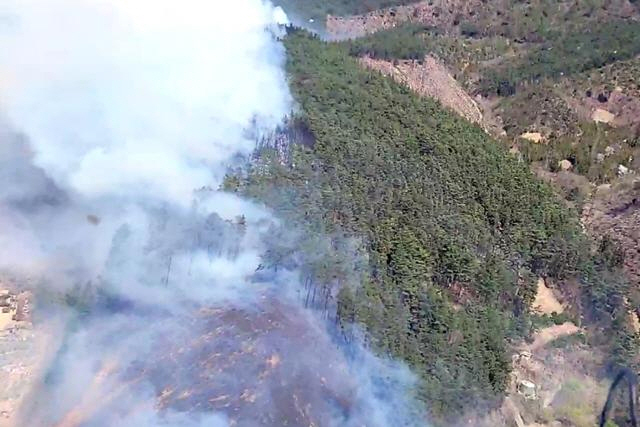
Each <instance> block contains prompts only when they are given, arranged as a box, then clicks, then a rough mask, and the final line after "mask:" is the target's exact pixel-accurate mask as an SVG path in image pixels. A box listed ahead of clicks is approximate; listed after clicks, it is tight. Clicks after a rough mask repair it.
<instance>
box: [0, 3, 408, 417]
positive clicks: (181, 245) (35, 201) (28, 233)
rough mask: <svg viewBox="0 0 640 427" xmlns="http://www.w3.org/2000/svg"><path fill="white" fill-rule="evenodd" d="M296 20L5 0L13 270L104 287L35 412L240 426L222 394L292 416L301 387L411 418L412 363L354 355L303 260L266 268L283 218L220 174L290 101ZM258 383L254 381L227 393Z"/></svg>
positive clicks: (1, 10) (273, 14)
mask: <svg viewBox="0 0 640 427" xmlns="http://www.w3.org/2000/svg"><path fill="white" fill-rule="evenodd" d="M285 22H287V18H286V15H285V14H284V12H283V11H282V10H280V9H274V8H273V7H272V6H271V5H269V4H267V3H263V2H262V1H261V0H235V1H230V2H222V1H210V2H202V1H200V0H184V1H180V2H176V1H165V0H111V1H108V0H5V1H4V2H3V3H2V4H1V5H0V45H2V47H3V48H2V50H1V51H0V109H1V111H2V114H3V115H4V118H3V121H2V122H0V130H1V132H0V139H1V144H0V177H1V178H2V183H3V186H2V188H0V227H2V234H1V235H0V270H1V271H2V272H4V273H5V274H11V275H13V276H17V277H19V278H22V279H25V278H27V277H28V278H31V279H33V280H34V281H35V282H37V283H39V284H40V285H42V286H45V287H46V288H47V289H49V290H53V291H55V292H60V293H62V292H67V293H71V294H72V295H73V296H74V298H76V299H77V300H78V301H80V302H81V303H83V302H84V303H88V304H91V305H92V307H91V308H90V311H91V315H87V316H84V317H80V318H76V320H75V321H74V322H72V323H71V324H70V326H69V329H68V331H67V333H66V335H65V337H64V340H63V344H64V345H63V346H62V350H61V353H60V355H59V357H58V358H56V361H55V363H54V365H53V366H52V367H51V371H50V376H51V378H52V379H51V380H50V381H49V382H48V385H47V386H46V387H43V391H42V393H40V394H38V395H37V398H35V400H34V401H33V402H31V404H32V406H31V407H29V408H28V409H26V410H25V418H24V424H25V425H34V426H35V425H38V426H39V425H43V426H44V425H52V424H55V423H58V424H57V425H60V426H75V425H94V426H101V425H105V426H108V425H136V426H147V425H148V426H155V425H176V426H177V425H180V426H184V425H187V426H192V425H193V426H199V425H207V426H210V425H226V424H227V423H228V422H229V421H228V419H227V415H228V414H227V415H224V416H223V415H220V413H226V412H225V411H228V409H225V408H229V406H228V405H227V406H224V405H222V406H220V405H218V403H217V402H220V400H218V399H223V398H222V397H220V396H223V397H224V396H226V397H224V399H233V398H237V400H238V402H240V403H242V404H247V405H249V406H250V404H254V403H255V402H258V403H256V405H258V404H265V402H268V405H266V406H264V407H262V409H261V410H260V411H256V410H255V408H254V409H251V408H250V410H249V412H247V414H249V413H251V415H245V417H250V418H251V417H253V418H251V420H253V421H252V423H255V425H279V421H280V420H279V419H278V417H284V416H287V417H289V416H290V417H292V418H291V419H292V420H300V418H296V417H302V418H304V417H309V418H312V417H313V416H315V415H313V411H314V410H313V408H312V409H304V408H303V410H299V408H298V409H296V410H295V411H293V412H295V413H293V414H290V413H289V412H290V411H289V410H288V409H286V408H288V406H287V404H283V405H284V406H285V408H281V407H280V406H278V405H279V404H277V402H279V401H280V400H278V399H280V397H281V396H280V394H279V393H282V390H285V391H287V392H288V391H289V390H297V388H296V387H300V385H302V386H304V387H307V388H308V389H309V390H316V392H314V393H310V394H309V395H308V396H307V397H308V399H310V401H311V400H319V401H322V402H324V403H323V405H324V406H322V405H320V404H318V405H316V411H319V413H320V415H318V416H321V417H326V420H325V422H324V424H323V425H350V424H354V425H355V424H358V423H359V424H362V423H366V424H368V425H391V424H395V425H401V424H402V423H405V424H406V423H408V422H409V421H407V420H404V421H402V422H401V420H402V419H403V418H402V414H398V413H397V412H396V413H393V412H391V411H393V410H397V408H399V407H402V405H403V404H404V400H405V399H404V396H403V395H402V393H403V392H404V390H405V387H406V386H408V385H410V384H411V382H412V377H411V375H410V374H409V373H408V372H407V371H406V370H405V369H404V368H402V367H401V366H397V365H395V364H387V363H386V362H383V361H381V360H380V359H377V358H374V357H373V356H371V355H370V354H368V353H366V352H362V351H361V350H358V351H357V354H359V356H358V358H357V359H356V360H357V362H356V364H352V363H353V362H352V361H351V359H349V358H348V357H345V355H344V354H342V353H341V351H340V350H339V349H338V347H336V345H335V344H333V343H332V341H331V339H330V338H329V336H328V334H327V332H326V330H325V328H324V327H321V326H320V324H319V323H318V319H317V318H316V317H314V316H313V315H312V314H309V313H307V312H306V311H305V310H303V309H302V307H300V306H299V304H297V303H296V302H295V301H293V300H291V299H290V298H289V297H287V295H289V294H287V293H284V292H280V291H279V290H278V289H279V287H283V288H284V287H285V285H287V286H290V282H291V280H292V278H294V277H295V274H294V273H293V272H280V273H277V274H275V273H274V274H272V275H271V276H269V279H268V280H265V279H259V278H256V276H255V274H254V273H255V271H256V269H257V268H258V266H259V264H260V259H261V254H262V252H263V250H264V242H263V240H262V236H264V235H265V234H267V233H268V230H269V227H270V226H271V225H272V224H274V223H277V219H275V218H272V217H271V215H270V213H269V212H266V211H265V210H264V209H262V208H261V207H259V206H256V205H254V204H252V203H249V202H247V201H243V200H241V199H239V198H237V197H236V196H233V195H230V194H224V193H220V192H218V191H216V189H217V188H218V186H219V185H220V183H221V180H222V177H223V175H224V173H225V170H226V166H227V165H228V164H229V163H231V162H233V160H234V158H235V157H236V156H238V155H240V156H242V155H247V154H249V153H250V152H251V150H252V149H253V148H254V146H255V137H254V136H255V134H256V133H260V132H261V130H263V129H271V128H273V127H275V126H276V125H277V124H278V123H279V122H280V120H281V119H282V118H283V117H284V115H285V114H286V113H287V112H288V111H289V109H290V108H291V100H290V96H289V93H288V90H287V86H286V80H285V76H284V73H283V67H282V65H283V61H284V51H283V48H282V46H281V45H280V44H279V43H278V42H277V40H276V37H275V35H274V33H277V32H278V31H279V29H278V28H277V25H276V24H278V23H285ZM240 215H242V216H243V218H241V219H240V218H239V216H240ZM285 282H286V283H285ZM96 301H97V303H96ZM216 307H217V308H216ZM205 308H206V309H207V310H213V311H211V313H210V314H208V315H206V316H205V315H203V314H202V313H203V310H205ZM214 308H215V310H214ZM207 313H209V312H208V311H207ZM220 313H222V314H220ZM282 313H286V314H282ZM240 314H242V315H240ZM216 316H217V317H216ZM77 319H80V320H77ZM274 319H275V320H274ZM247 324H248V325H249V326H247ZM272 325H278V326H277V327H276V326H274V327H272ZM243 328H244V329H243ZM247 328H248V329H247ZM300 331H304V333H302V332H300ZM168 337H171V339H168ZM187 337H188V338H187ZM247 337H248V338H247ZM221 343H224V346H222V347H220V345H221ZM234 346H237V347H238V350H237V351H234V352H231V353H229V349H232V348H235V347H234ZM219 347H220V348H219ZM303 347H304V348H303ZM221 352H223V353H224V352H227V353H225V355H226V356H228V357H231V356H234V355H235V356H237V357H240V356H239V355H243V354H248V355H250V356H251V357H249V358H248V359H247V360H248V361H247V362H246V363H247V364H248V365H247V366H244V365H242V366H235V365H231V366H227V365H226V364H222V362H219V361H215V360H214V359H212V358H214V356H215V355H216V354H220V353H221ZM159 355H161V356H162V357H161V356H159ZM235 356H234V357H235ZM280 357H282V358H284V359H285V360H284V361H283V362H282V364H281V363H280ZM156 358H157V360H156ZM242 360H244V359H242ZM265 360H266V361H267V362H265ZM327 360H334V361H335V363H334V365H329V366H324V365H323V363H324V362H326V361H327ZM243 363H244V362H243ZM281 365H282V366H284V367H286V368H279V366H281ZM225 366H226V367H225ZM160 367H162V369H164V370H162V371H158V369H160ZM187 368H190V369H191V370H194V369H197V372H198V375H197V376H196V377H193V378H192V377H191V376H190V375H192V373H191V371H189V370H188V369H187ZM183 369H187V370H185V371H184V372H183V371H182V370H183ZM224 369H226V371H225V375H222V374H220V372H222V371H223V370H224ZM279 369H280V371H279ZM207 370H211V371H212V372H213V371H216V372H218V374H217V378H218V380H219V381H222V380H221V378H222V379H224V381H222V382H221V383H218V385H217V386H215V387H219V390H218V389H215V387H214V384H216V379H215V378H216V377H213V376H212V377H211V378H209V377H206V381H205V380H203V379H202V378H203V375H204V373H206V372H208V371H207ZM218 370H219V371H218ZM229 370H230V371H229ZM344 370H346V371H344ZM176 372H181V373H183V374H184V375H181V376H177V377H174V376H172V375H170V374H171V373H176ZM332 372H333V374H332ZM336 372H347V373H348V380H345V379H344V378H340V376H339V375H336ZM293 374H295V375H296V376H291V375H293ZM207 375H209V374H207ZM278 375H279V376H280V377H278ZM271 376H273V377H274V378H285V379H288V381H291V382H290V383H287V382H286V381H284V380H280V381H275V380H274V381H275V382H273V383H272V382H270V381H271V380H269V378H271ZM325 376H326V378H325ZM169 378H170V379H171V380H172V381H171V382H168V383H165V382H163V380H166V379H169ZM309 378H313V379H314V381H315V382H317V385H316V386H312V385H310V384H309V383H308V379H309ZM331 378H334V379H333V380H331ZM390 378H392V379H393V380H394V381H397V383H395V384H394V383H393V382H388V381H387V380H389V379H390ZM243 379H244V380H243ZM200 381H204V383H203V384H202V387H201V389H194V390H191V389H190V388H189V387H191V388H193V387H192V386H193V385H194V384H200V383H199V382H200ZM225 381H226V382H225ZM243 381H246V384H247V390H249V389H251V390H253V391H247V390H238V391H237V393H235V394H234V395H233V396H235V397H233V396H231V393H227V394H225V393H224V391H225V390H229V389H232V388H234V387H236V386H237V384H244V383H243ZM254 383H255V384H261V385H260V386H258V385H255V384H254ZM220 384H222V385H220ZM252 384H254V385H255V387H254V386H252ZM274 384H275V385H274ZM283 384H284V385H283ZM314 387H315V388H314ZM180 388H182V390H183V391H182V394H181V395H178V396H177V397H176V395H177V394H178V390H179V389H180ZM187 389H189V390H187ZM214 389H215V390H218V391H220V396H218V397H214V396H209V395H208V394H209V393H212V390H214ZM346 390H349V393H346V394H348V395H349V396H348V399H347V398H345V399H346V400H347V401H348V403H340V402H339V399H338V398H337V397H336V396H339V395H341V394H345V391H346ZM251 393H255V394H257V395H258V397H255V396H254V394H251ZM300 393H302V391H301V392H300ZM189 396H198V399H196V398H195V397H193V399H191V400H190V397H189ZM252 396H254V397H252ZM277 396H280V397H277ZM296 396H298V395H294V397H292V395H291V394H288V395H287V399H284V400H283V401H285V402H289V403H288V404H293V403H291V402H294V403H295V405H298V404H299V402H298V401H297V400H296V399H298V397H296ZM165 397H166V399H165ZM224 399H223V400H224ZM331 399H333V400H331ZM329 400H331V401H330V402H329ZM334 400H335V401H336V402H338V403H332V402H333V401H334ZM185 402H191V403H190V404H191V406H184V405H186V403H185ZM327 402H328V403H327ZM389 402H390V403H389ZM181 405H182V406H181ZM229 405H231V404H229ZM295 405H294V406H295ZM394 405H395V406H394ZM312 406H313V405H312ZM334 407H335V408H338V409H336V411H337V413H336V414H334V413H333V412H330V411H328V410H327V409H322V408H334ZM174 408H177V409H174ZM318 408H320V409H318ZM340 408H342V409H340ZM345 408H346V409H345ZM272 409H273V411H272ZM288 411H289V412H288ZM296 411H298V412H299V413H298V412H296ZM187 412H188V413H189V415H186V413H187ZM214 412H215V413H214ZM236 412H239V413H242V411H241V410H240V409H238V410H237V411H236ZM254 413H255V414H254ZM267 413H268V414H271V415H269V417H271V418H269V417H267V416H266V415H264V414H267ZM235 415H236V416H237V414H235ZM391 415H393V420H391V419H390V418H388V417H389V416H391ZM246 419H249V418H245V420H246ZM287 419H288V418H287ZM322 419H325V418H322ZM336 420H339V421H336ZM252 425H253V424H252Z"/></svg>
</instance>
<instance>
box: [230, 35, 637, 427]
mask: <svg viewBox="0 0 640 427" xmlns="http://www.w3.org/2000/svg"><path fill="white" fill-rule="evenodd" d="M285 45H286V48H287V51H288V63H287V66H288V73H289V76H290V84H291V89H292V91H293V93H294V95H295V98H296V100H297V101H298V103H299V105H300V111H299V112H297V113H296V114H295V117H294V118H293V119H292V120H291V122H290V128H289V131H288V132H289V135H293V139H294V140H295V141H297V142H300V143H299V144H294V145H293V146H291V147H289V148H288V149H287V150H288V151H287V154H286V155H284V156H283V153H282V149H273V148H271V147H270V145H269V144H266V145H265V146H264V147H262V148H261V149H260V151H259V153H258V155H257V157H256V159H254V161H253V162H251V163H250V164H249V165H247V166H246V167H245V168H243V169H241V170H237V171H235V172H234V173H232V174H230V175H229V176H228V177H227V179H226V181H225V189H226V190H228V191H237V192H241V193H243V194H244V195H247V196H249V197H252V198H255V199H257V200H259V201H261V202H263V203H266V204H267V205H268V206H270V207H271V208H273V209H274V210H276V211H277V212H278V214H279V215H281V216H282V217H284V218H285V219H286V223H287V229H295V228H299V229H301V230H305V233H302V234H303V236H302V237H300V236H298V237H296V238H297V239H300V241H298V242H297V244H296V246H297V248H298V249H296V250H293V249H291V247H292V246H291V245H289V244H288V242H287V239H289V237H286V233H284V232H283V233H282V234H281V235H275V236H276V238H275V239H273V240H274V242H275V243H274V247H273V248H272V250H271V251H270V252H269V254H268V255H267V257H266V259H265V263H266V265H267V266H271V267H275V268H277V267H278V266H279V265H296V266H298V267H299V268H300V269H301V271H302V272H303V275H304V276H305V286H307V288H308V289H311V288H313V289H314V290H313V299H314V300H315V299H316V287H318V289H319V295H324V297H323V298H322V299H323V300H324V304H326V303H327V302H326V301H327V300H328V299H329V297H330V295H331V294H332V293H334V292H337V313H338V320H339V323H340V324H341V325H342V327H343V328H344V332H345V336H347V337H348V335H349V331H350V327H351V326H350V325H354V324H355V325H360V326H362V327H364V330H365V331H366V336H367V338H368V342H369V343H370V345H371V346H372V348H374V349H375V350H376V351H378V352H380V353H382V354H389V355H391V356H394V357H398V358H401V359H402V360H405V361H407V362H408V363H409V364H410V366H411V367H412V368H413V369H414V371H415V372H416V373H417V374H418V375H419V376H420V378H421V384H420V388H419V390H418V394H419V396H420V398H421V399H422V400H424V401H425V402H428V404H429V409H430V411H431V412H432V414H433V417H434V419H435V420H436V422H437V423H441V424H442V425H447V422H449V421H450V420H451V419H453V418H455V417H456V416H459V415H460V413H461V411H463V410H464V409H465V408H470V407H472V406H473V407H477V406H478V404H479V402H484V403H487V404H491V403H493V402H498V401H499V400H500V397H501V395H502V393H503V391H504V389H505V386H506V384H507V381H508V377H509V371H510V359H509V356H508V346H509V341H510V339H520V338H522V337H526V336H527V335H528V334H530V333H531V330H532V327H533V323H532V317H531V315H530V314H529V312H528V307H529V305H530V303H531V301H532V299H533V298H534V295H535V290H536V288H535V284H536V279H537V277H539V276H544V277H548V278H551V279H566V278H575V280H577V281H578V282H579V283H581V285H582V287H583V291H584V292H583V296H584V301H585V305H584V311H583V313H582V314H583V316H584V319H585V321H593V322H606V323H607V324H611V323H612V322H618V323H620V322H621V321H620V319H621V316H623V315H624V313H626V312H625V311H624V309H623V296H624V295H625V293H626V292H627V286H628V284H627V283H626V282H625V281H624V280H623V279H622V278H621V275H620V273H619V269H620V260H619V257H617V256H616V252H615V248H614V249H612V248H611V247H609V246H606V247H603V248H601V250H598V251H595V252H592V251H591V250H590V242H589V241H588V240H587V238H586V237H585V236H584V234H583V233H582V231H581V228H580V226H579V222H578V217H577V214H576V212H574V211H572V210H571V209H569V208H567V207H566V206H565V205H564V204H563V203H561V201H560V200H559V199H558V198H557V197H556V196H555V195H554V193H553V192H552V191H551V190H550V188H549V187H548V186H547V185H545V184H543V183H541V182H540V181H538V180H536V179H535V178H534V177H533V175H532V173H531V172H530V171H529V169H528V167H527V166H526V165H525V164H523V163H518V162H517V161H516V160H515V159H514V158H513V157H512V156H510V155H508V153H507V152H506V150H505V149H504V148H503V147H502V146H501V145H500V144H498V143H496V142H495V141H494V140H492V139H491V138H490V137H489V136H488V135H487V134H486V133H484V131H482V130H481V129H480V128H479V127H477V126H475V125H472V124H470V123H468V122H466V121H464V120H463V119H461V118H459V117H457V116H456V115H454V114H453V113H451V112H449V111H448V110H446V109H444V108H442V107H441V105H440V104H439V103H438V102H437V101H435V100H432V99H426V98H420V97H418V96H416V95H415V94H413V93H412V92H411V91H410V90H409V89H407V88H405V87H404V86H402V85H399V84H396V83H394V82H393V81H392V80H390V79H387V78H385V77H383V76H382V75H380V74H379V73H377V72H373V71H369V70H365V69H363V68H361V67H360V66H359V65H358V63H357V61H355V59H353V58H352V57H351V56H350V46H348V45H345V44H335V43H326V42H323V41H321V40H319V39H318V38H315V37H313V36H311V35H309V34H308V33H306V32H303V31H299V30H291V34H290V35H289V36H287V38H286V39H285ZM317 236H330V237H331V239H332V241H331V244H328V245H327V244H326V243H322V242H324V241H323V240H322V239H321V238H319V237H317ZM350 238H353V239H355V241H356V242H360V243H358V244H356V248H355V249H354V248H353V246H352V245H351V246H350V244H348V242H349V239H350ZM300 248H302V249H300ZM299 252H303V254H302V255H301V254H300V253H299ZM354 253H358V254H360V255H359V257H358V258H357V259H358V260H359V261H360V262H362V264H363V265H362V268H360V269H356V270H357V271H355V272H354V269H353V266H351V265H349V264H351V263H352V261H351V260H353V259H356V258H353V257H352V256H353V254H354ZM308 299H309V296H308V295H307V300H308ZM633 338H634V337H633V336H632V335H631V334H630V333H628V332H627V330H626V328H625V326H624V325H623V326H621V327H620V328H619V329H618V332H617V334H610V336H608V337H604V339H605V341H607V340H608V341H607V342H608V345H609V346H611V347H612V348H615V349H616V350H618V351H617V353H616V354H617V355H618V356H620V357H625V356H627V355H628V354H629V353H630V352H632V350H633V343H634V341H633ZM622 350H624V351H622Z"/></svg>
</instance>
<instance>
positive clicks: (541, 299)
mask: <svg viewBox="0 0 640 427" xmlns="http://www.w3.org/2000/svg"><path fill="white" fill-rule="evenodd" d="M532 309H533V311H535V312H537V313H540V314H552V313H558V314H559V313H562V312H563V311H564V307H563V306H562V304H560V301H558V299H557V298H556V296H555V295H554V294H553V291H552V290H551V289H549V288H548V287H547V285H546V283H545V281H544V279H543V278H540V279H538V291H537V293H536V299H535V301H533V305H532Z"/></svg>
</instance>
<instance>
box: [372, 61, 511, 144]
mask: <svg viewBox="0 0 640 427" xmlns="http://www.w3.org/2000/svg"><path fill="white" fill-rule="evenodd" d="M360 63H361V64H362V65H363V66H365V67H367V68H370V69H374V70H377V71H380V72H381V73H382V74H384V75H387V76H389V77H391V78H393V79H394V80H396V81H397V82H399V83H401V84H404V85H406V86H407V87H409V88H410V89H411V90H413V91H414V92H416V93H418V94H419V95H422V96H428V97H431V98H435V99H437V100H438V101H440V103H441V104H442V105H443V106H445V107H447V108H449V109H451V110H453V111H454V112H455V113H457V114H458V115H460V116H462V117H463V118H464V119H466V120H468V121H470V122H472V123H476V124H478V125H480V126H482V127H483V128H484V129H485V131H487V132H490V133H496V134H497V133H499V131H500V130H501V129H502V126H501V124H500V123H497V122H493V121H492V120H491V118H490V117H485V116H484V115H483V113H482V110H481V108H480V106H479V105H478V103H476V102H475V101H474V100H473V98H471V96H469V94H468V93H467V92H466V91H465V90H464V89H463V88H462V86H461V85H460V83H458V81H457V80H456V79H455V78H453V76H452V75H451V73H450V72H449V70H448V69H447V67H446V66H445V65H444V64H443V63H442V62H440V61H439V60H437V59H436V58H434V57H432V56H426V57H425V58H424V60H422V61H414V60H403V61H394V62H390V61H385V60H381V59H374V58H370V57H362V58H360Z"/></svg>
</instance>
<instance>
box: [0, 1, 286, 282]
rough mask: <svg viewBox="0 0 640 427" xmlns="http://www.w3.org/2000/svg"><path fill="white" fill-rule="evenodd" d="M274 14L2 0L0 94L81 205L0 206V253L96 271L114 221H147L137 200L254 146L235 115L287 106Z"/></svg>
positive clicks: (196, 6)
mask: <svg viewBox="0 0 640 427" xmlns="http://www.w3.org/2000/svg"><path fill="white" fill-rule="evenodd" d="M281 15H282V11H281V10H278V9H273V8H272V7H270V6H269V5H267V4H265V3H262V2H260V1H258V0H241V1H234V2H221V1H213V2H201V1H197V0H191V1H186V2H171V1H151V0H136V1H125V0H123V1H100V0H90V1H87V0H47V1H44V0H9V1H8V2H3V4H2V5H0V16H2V20H1V22H2V23H3V28H2V29H1V30H0V44H1V45H2V47H3V48H2V50H1V52H0V76H1V77H0V82H1V90H2V92H1V98H0V99H1V104H0V107H1V108H2V111H4V112H5V114H6V115H7V117H8V120H9V122H10V124H11V125H12V126H13V127H15V128H16V129H18V130H19V131H20V132H24V133H25V134H26V135H27V137H28V139H29V145H30V147H31V151H32V153H33V158H32V160H33V165H34V166H35V168H40V169H41V170H42V171H44V174H46V176H47V177H50V178H51V179H52V180H53V182H54V184H55V185H56V186H57V187H59V188H61V189H62V190H63V191H64V192H66V193H67V194H69V197H71V198H72V199H74V200H75V203H74V207H76V208H80V210H78V211H75V212H74V211H69V212H66V214H65V215H60V210H59V209H57V210H55V211H54V212H42V213H41V214H40V215H38V216H33V215H31V214H32V212H28V214H29V215H31V218H28V219H27V218H24V217H23V218H15V216H14V215H10V214H8V215H4V216H3V222H6V223H5V224H4V225H5V227H4V228H5V230H8V229H11V230H13V232H12V233H5V234H4V236H3V243H4V244H3V245H2V247H3V248H4V250H5V251H6V252H5V253H3V255H4V256H3V257H2V261H0V263H2V264H10V266H14V267H15V266H16V265H20V264H25V263H26V265H25V269H26V270H30V271H31V272H32V273H33V271H34V267H36V266H41V267H43V268H42V269H43V270H44V271H46V272H47V274H48V275H51V270H52V269H57V270H59V269H60V267H59V266H58V267H56V264H58V265H59V264H61V263H62V264H65V265H67V270H68V265H69V264H77V265H75V266H74V270H77V269H82V270H83V271H86V272H87V273H89V274H96V273H99V272H101V271H102V269H103V266H104V263H105V262H106V258H107V257H108V255H109V251H110V249H111V236H112V235H113V234H114V233H115V230H116V229H117V228H118V227H119V226H120V225H121V224H122V223H123V222H127V223H128V224H130V225H131V224H132V223H133V224H140V225H141V227H139V228H138V229H137V230H136V231H138V232H143V230H146V229H147V224H142V223H141V222H143V223H144V222H145V221H146V219H145V216H146V214H145V213H141V212H140V210H139V207H140V205H141V204H143V205H145V206H149V205H156V206H158V205H160V204H167V205H170V206H172V207H175V208H177V209H182V210H184V209H189V208H190V207H191V205H192V203H193V200H194V191H195V190H197V189H199V188H202V187H212V188H216V187H217V186H218V184H219V183H220V181H221V178H222V175H223V173H224V170H225V164H226V162H228V161H230V159H231V158H232V156H233V155H234V154H237V153H240V154H247V153H249V152H250V151H251V149H252V148H253V146H254V141H253V140H252V138H250V137H249V136H248V132H247V128H248V127H249V126H263V127H272V126H274V125H275V124H277V123H278V121H279V120H281V118H282V117H283V116H284V114H285V113H287V111H288V110H289V95H288V91H287V88H286V83H285V79H284V76H283V71H282V60H283V52H282V47H281V46H280V45H279V44H277V43H275V42H274V39H273V37H272V35H271V34H270V33H269V32H268V28H269V27H273V26H274V25H275V24H274V20H275V19H279V20H282V16H281ZM23 149H24V148H23ZM24 158H25V160H26V159H27V156H26V155H25V156H24ZM7 163H8V164H7V166H8V167H10V168H14V167H18V164H12V163H11V162H7ZM26 178H27V179H29V178H30V177H29V176H27V177H26ZM20 184H21V185H27V186H28V185H29V183H28V182H27V183H20ZM234 203H235V204H236V205H237V204H238V202H234ZM227 204H228V203H227ZM82 209H84V211H81V210H82ZM227 210H228V209H227ZM48 213H51V216H48V215H47V214H48ZM221 213H223V214H225V213H226V214H229V213H230V212H221ZM238 213H239V212H238ZM86 215H93V216H97V217H98V218H99V219H100V220H101V223H100V226H99V227H98V228H97V229H96V227H92V224H88V223H87V221H85V220H84V218H86ZM125 217H128V218H129V221H123V219H124V218H125ZM34 233H35V234H34ZM12 236H15V239H14V240H15V241H13V242H12V241H11V240H10V239H11V237H12ZM142 240H144V236H141V237H140V238H139V239H138V241H139V243H140V244H143V243H142ZM9 248H11V249H9ZM16 248H18V250H16ZM70 258H73V259H70ZM27 260H28V261H27ZM34 264H36V265H34ZM52 264H53V265H52ZM5 267H6V265H5ZM58 273H60V274H63V273H64V272H63V271H59V272H58ZM61 280H68V278H65V277H62V278H61Z"/></svg>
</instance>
